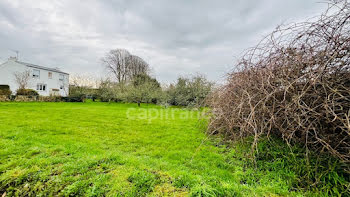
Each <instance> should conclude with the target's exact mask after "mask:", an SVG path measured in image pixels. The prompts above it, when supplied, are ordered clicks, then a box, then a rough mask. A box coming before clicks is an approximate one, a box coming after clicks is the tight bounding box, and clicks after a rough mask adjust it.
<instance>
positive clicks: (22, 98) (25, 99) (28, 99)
mask: <svg viewBox="0 0 350 197" xmlns="http://www.w3.org/2000/svg"><path fill="white" fill-rule="evenodd" d="M14 101H16V102H33V101H37V97H36V96H21V95H18V96H16V98H15V100H14Z"/></svg>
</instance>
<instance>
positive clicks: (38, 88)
mask: <svg viewBox="0 0 350 197" xmlns="http://www.w3.org/2000/svg"><path fill="white" fill-rule="evenodd" d="M36 90H38V91H46V84H37V85H36Z"/></svg>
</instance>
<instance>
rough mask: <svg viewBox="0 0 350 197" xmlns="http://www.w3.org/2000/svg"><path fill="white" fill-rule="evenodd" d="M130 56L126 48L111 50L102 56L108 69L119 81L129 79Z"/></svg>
mask: <svg viewBox="0 0 350 197" xmlns="http://www.w3.org/2000/svg"><path fill="white" fill-rule="evenodd" d="M129 57H130V53H129V52H128V51H127V50H125V49H116V50H111V51H110V52H109V53H107V54H106V56H105V57H104V58H102V62H103V63H104V64H105V66H106V68H107V70H108V71H109V72H111V73H112V74H113V75H114V76H115V78H116V80H117V82H119V83H120V82H125V81H126V79H127V73H128V69H127V60H128V58H129Z"/></svg>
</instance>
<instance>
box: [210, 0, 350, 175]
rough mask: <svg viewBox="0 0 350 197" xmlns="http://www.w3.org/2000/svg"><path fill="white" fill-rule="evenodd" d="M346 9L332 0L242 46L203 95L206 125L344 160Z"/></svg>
mask: <svg viewBox="0 0 350 197" xmlns="http://www.w3.org/2000/svg"><path fill="white" fill-rule="evenodd" d="M349 9H350V5H349V4H348V2H347V1H338V2H334V3H330V4H329V7H328V9H327V11H326V12H325V13H324V14H322V15H321V16H320V17H319V18H317V19H312V21H309V22H305V23H298V24H293V25H290V26H288V27H286V28H283V27H278V28H277V29H276V30H275V31H274V32H273V33H272V34H270V35H269V36H268V37H266V38H265V39H263V40H262V42H260V44H258V45H257V46H256V47H254V48H252V49H250V50H248V51H247V53H246V54H245V55H244V56H243V57H242V58H241V60H240V61H239V62H238V64H237V70H236V71H235V72H232V73H230V74H229V76H228V81H227V84H226V85H224V86H223V87H221V88H220V89H219V90H217V91H216V92H215V94H213V95H212V96H211V97H210V98H209V104H210V106H211V108H212V109H213V110H212V113H213V114H212V119H211V122H210V124H209V131H210V132H212V133H215V132H216V133H221V134H224V135H225V136H227V137H228V138H230V139H241V138H244V137H247V136H254V139H255V140H254V144H253V147H256V144H257V142H258V140H259V139H260V137H262V136H270V135H275V136H279V137H281V138H283V139H284V140H285V141H286V142H287V143H302V144H304V145H305V147H306V150H307V151H306V153H308V150H310V149H312V150H314V151H316V152H328V153H331V154H332V155H334V156H336V157H338V158H339V159H341V160H342V161H343V162H344V163H345V164H347V165H346V166H349V165H348V164H349V161H350V146H349V145H350V71H349V68H350V10H349ZM347 171H348V172H349V167H347Z"/></svg>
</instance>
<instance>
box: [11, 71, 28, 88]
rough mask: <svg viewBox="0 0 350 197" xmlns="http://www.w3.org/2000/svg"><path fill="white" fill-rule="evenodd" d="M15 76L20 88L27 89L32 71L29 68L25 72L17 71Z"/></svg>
mask: <svg viewBox="0 0 350 197" xmlns="http://www.w3.org/2000/svg"><path fill="white" fill-rule="evenodd" d="M14 76H15V82H16V83H17V85H18V89H26V88H27V87H28V85H29V81H30V72H29V71H28V70H27V71H24V72H15V73H14Z"/></svg>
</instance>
